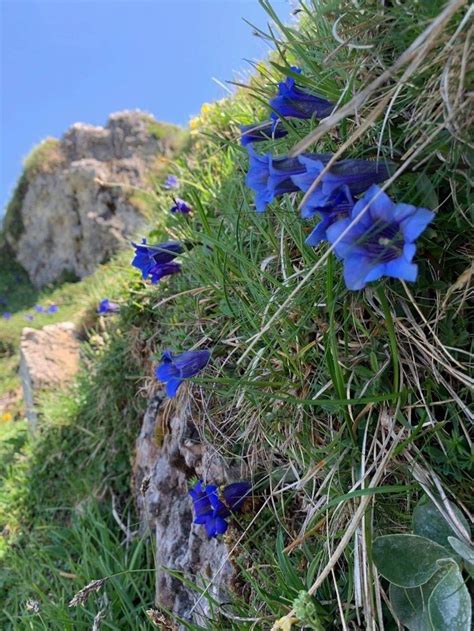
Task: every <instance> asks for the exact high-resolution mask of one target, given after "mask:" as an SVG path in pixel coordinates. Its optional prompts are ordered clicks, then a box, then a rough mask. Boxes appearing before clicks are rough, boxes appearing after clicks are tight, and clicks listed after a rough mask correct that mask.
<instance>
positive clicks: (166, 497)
mask: <svg viewBox="0 0 474 631" xmlns="http://www.w3.org/2000/svg"><path fill="white" fill-rule="evenodd" d="M182 388H183V392H182V393H181V395H180V396H179V397H178V399H177V400H176V401H169V400H166V402H164V397H163V395H161V394H158V395H156V396H155V397H154V398H153V399H152V400H151V401H150V403H149V406H148V409H147V412H146V414H145V417H144V420H143V426H142V429H141V433H140V436H139V438H138V440H137V449H136V458H135V466H134V487H135V493H136V498H137V504H138V508H139V512H140V515H141V523H142V525H143V526H145V527H148V528H150V529H151V530H152V531H153V532H154V533H155V537H156V605H157V606H158V607H160V606H163V607H166V608H167V609H169V610H171V611H173V612H174V614H175V615H176V616H177V617H179V618H182V619H185V620H188V621H191V620H192V621H193V622H195V623H198V624H201V625H203V626H204V627H206V626H207V623H206V621H207V622H208V620H209V615H210V613H211V612H210V608H209V606H208V603H207V601H206V599H205V598H204V597H203V598H199V595H198V594H197V592H196V591H194V590H192V589H190V588H188V587H186V586H185V585H184V584H183V583H182V582H181V581H180V580H179V579H177V578H174V577H173V576H171V575H170V574H169V572H167V571H166V570H165V569H164V568H169V569H171V570H174V571H176V572H179V573H180V574H182V576H183V578H185V579H187V580H188V581H191V582H192V583H194V584H198V585H200V586H201V587H208V589H209V595H210V596H211V597H212V598H213V599H214V600H215V601H220V602H223V601H224V600H226V594H227V593H228V588H229V585H230V582H231V580H232V577H233V573H234V571H233V568H232V565H231V563H230V562H229V561H228V557H229V549H228V547H227V545H226V544H225V543H224V542H223V541H222V540H217V539H212V540H210V541H209V540H208V539H207V536H206V533H205V529H204V528H203V527H202V526H199V525H194V524H193V514H192V501H191V499H190V497H189V496H188V488H189V480H190V478H191V477H193V476H197V477H199V478H201V479H203V480H204V481H207V482H212V483H213V484H222V483H227V482H230V481H235V480H237V479H240V475H239V471H238V470H237V469H235V470H232V469H229V468H226V466H225V465H224V462H223V461H222V459H221V458H220V457H219V456H218V455H217V454H216V453H215V452H214V451H213V449H212V448H211V447H210V446H209V445H204V444H203V443H202V442H201V441H200V439H199V436H198V433H197V431H196V426H195V423H194V422H193V418H192V412H191V406H190V402H189V399H188V398H187V396H186V391H185V388H184V387H182ZM194 420H196V419H194ZM182 628H184V627H182ZM180 629H181V627H180Z"/></svg>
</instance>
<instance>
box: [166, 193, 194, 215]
mask: <svg viewBox="0 0 474 631" xmlns="http://www.w3.org/2000/svg"><path fill="white" fill-rule="evenodd" d="M170 210H171V212H172V213H183V214H187V213H190V212H191V211H192V208H191V206H190V205H189V204H187V203H186V202H185V201H184V200H183V199H180V198H179V197H177V198H176V199H175V200H174V205H173V206H172V207H171V208H170Z"/></svg>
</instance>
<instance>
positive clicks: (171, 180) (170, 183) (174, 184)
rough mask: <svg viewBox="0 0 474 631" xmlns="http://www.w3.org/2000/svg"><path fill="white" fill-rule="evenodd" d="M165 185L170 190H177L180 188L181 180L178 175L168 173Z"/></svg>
mask: <svg viewBox="0 0 474 631" xmlns="http://www.w3.org/2000/svg"><path fill="white" fill-rule="evenodd" d="M163 186H164V188H166V189H168V190H176V189H178V188H179V180H178V178H177V177H176V175H168V177H167V178H166V180H165V183H164V184H163Z"/></svg>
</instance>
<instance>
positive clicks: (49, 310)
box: [46, 303, 59, 315]
mask: <svg viewBox="0 0 474 631" xmlns="http://www.w3.org/2000/svg"><path fill="white" fill-rule="evenodd" d="M58 311H59V307H58V305H55V304H54V303H53V304H52V305H49V307H48V308H47V310H46V312H47V313H49V314H50V315H52V314H53V313H57V312H58Z"/></svg>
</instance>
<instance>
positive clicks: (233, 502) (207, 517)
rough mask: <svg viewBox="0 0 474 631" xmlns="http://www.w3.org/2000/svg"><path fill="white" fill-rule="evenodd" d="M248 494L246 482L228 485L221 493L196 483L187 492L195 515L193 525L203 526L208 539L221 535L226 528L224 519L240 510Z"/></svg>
mask: <svg viewBox="0 0 474 631" xmlns="http://www.w3.org/2000/svg"><path fill="white" fill-rule="evenodd" d="M250 492H251V485H250V484H249V483H248V482H246V481H241V482H233V483H232V484H228V485H227V486H225V487H223V488H222V490H221V492H219V489H218V487H217V486H215V485H214V484H208V485H204V483H203V482H202V481H199V482H197V483H196V484H195V486H194V487H193V488H192V489H190V490H189V495H190V496H191V498H192V500H193V508H194V513H195V519H194V523H195V524H201V525H203V526H205V528H206V532H207V536H208V538H209V539H211V538H212V537H217V536H218V535H223V534H224V533H225V532H226V530H227V528H228V523H227V521H226V518H227V517H230V515H231V514H232V513H238V512H239V511H241V510H242V507H243V505H244V503H245V500H246V499H247V498H248V497H249V495H250Z"/></svg>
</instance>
